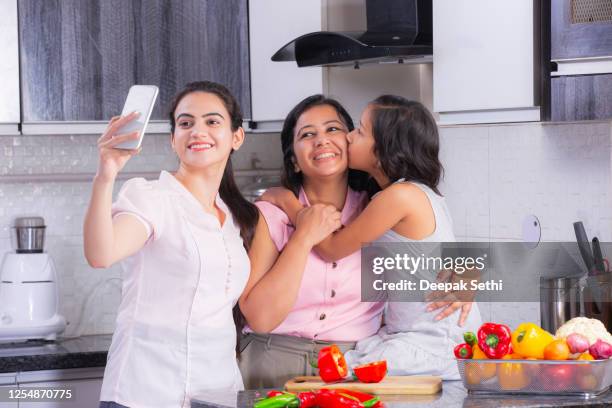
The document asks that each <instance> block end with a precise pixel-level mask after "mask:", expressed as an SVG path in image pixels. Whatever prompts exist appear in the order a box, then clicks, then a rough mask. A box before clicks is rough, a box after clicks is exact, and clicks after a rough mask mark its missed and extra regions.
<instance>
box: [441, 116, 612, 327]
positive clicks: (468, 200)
mask: <svg viewBox="0 0 612 408" xmlns="http://www.w3.org/2000/svg"><path fill="white" fill-rule="evenodd" d="M440 135H441V139H442V140H441V146H442V147H441V159H442V162H443V164H444V167H445V172H446V177H445V180H444V182H443V185H442V186H441V190H442V193H443V194H444V195H445V196H446V198H447V203H448V206H449V209H450V212H451V214H452V216H453V220H454V227H455V228H454V229H455V234H456V236H457V239H458V240H461V241H483V240H487V241H488V240H491V241H520V240H522V222H523V219H524V218H525V216H527V215H530V214H532V215H535V216H537V217H538V219H539V221H540V225H541V229H542V237H541V240H542V241H568V242H572V241H575V239H576V238H575V235H574V230H573V226H572V224H573V222H574V221H578V220H581V221H583V223H584V226H585V228H586V231H587V234H588V235H589V236H590V237H593V236H594V235H596V236H598V237H599V239H600V241H602V242H610V241H612V180H611V157H612V147H611V146H612V144H611V140H612V123H610V122H584V123H566V124H553V123H550V124H541V123H525V124H507V125H490V126H484V125H483V126H455V127H443V128H441V129H440ZM480 309H481V311H482V314H483V319H484V320H485V321H487V320H491V321H492V320H500V321H503V322H505V323H508V324H510V326H516V325H517V324H518V323H519V322H522V321H532V322H535V323H538V322H539V320H540V309H539V303H491V304H481V305H480Z"/></svg>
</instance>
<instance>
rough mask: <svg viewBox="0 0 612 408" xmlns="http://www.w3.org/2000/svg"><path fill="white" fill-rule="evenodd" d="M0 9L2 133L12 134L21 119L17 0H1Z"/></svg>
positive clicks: (0, 110) (0, 123)
mask: <svg viewBox="0 0 612 408" xmlns="http://www.w3.org/2000/svg"><path fill="white" fill-rule="evenodd" d="M0 10H1V12H0V90H1V91H0V134H11V133H17V123H19V122H20V119H21V118H20V112H19V51H18V45H19V40H18V30H17V0H0Z"/></svg>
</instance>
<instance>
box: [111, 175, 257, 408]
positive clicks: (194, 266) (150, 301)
mask: <svg viewBox="0 0 612 408" xmlns="http://www.w3.org/2000/svg"><path fill="white" fill-rule="evenodd" d="M215 202H216V205H217V206H218V207H219V208H220V209H221V210H222V211H223V212H224V213H225V216H226V218H225V222H224V223H223V225H220V223H219V220H218V219H217V217H215V216H214V215H212V214H209V213H207V212H205V211H204V210H203V208H202V206H201V205H200V203H199V202H198V201H197V200H196V199H195V197H194V196H193V195H192V194H191V193H190V192H189V191H188V190H187V189H186V188H185V187H184V186H183V185H182V184H181V183H180V182H179V181H178V180H177V179H176V178H175V177H174V176H173V175H171V174H169V173H167V172H165V171H162V172H161V174H160V177H159V180H156V181H146V180H145V179H143V178H135V179H131V180H128V181H127V182H126V183H125V184H124V185H123V187H122V189H121V191H120V192H119V194H118V197H117V201H116V202H115V203H114V204H113V209H112V213H113V217H116V216H118V215H119V214H130V215H131V216H135V217H136V218H137V219H139V220H140V221H141V222H142V223H143V225H144V226H145V227H146V228H147V231H149V239H148V241H147V242H146V244H145V245H144V247H143V248H142V249H140V250H139V251H138V252H137V253H135V254H134V255H132V256H130V257H128V258H126V259H125V260H123V261H122V263H121V264H122V269H123V273H122V278H123V287H122V299H121V304H120V306H119V312H118V316H117V325H116V329H115V332H114V334H113V341H112V344H111V347H110V350H109V353H108V361H107V365H106V370H105V372H104V381H103V385H102V392H101V396H100V400H101V401H114V402H117V403H119V404H122V405H127V406H129V407H132V408H138V407H147V408H154V407H164V408H166V407H180V406H189V403H190V397H191V396H193V395H194V394H196V393H201V392H202V391H206V390H213V389H214V390H218V389H231V390H239V389H242V388H243V384H242V379H241V376H240V372H239V371H238V366H237V363H236V354H235V346H236V333H235V325H234V321H233V318H232V308H233V306H234V305H235V304H236V303H237V301H238V297H239V296H240V294H241V293H242V290H243V289H244V287H245V285H246V282H247V279H248V276H249V271H250V264H249V258H248V256H247V253H246V251H245V249H244V247H243V243H242V239H241V237H240V229H239V227H238V225H236V224H235V222H234V219H233V217H232V214H231V213H230V211H229V209H228V207H227V205H226V204H225V203H224V202H223V200H221V197H219V195H218V194H217V197H216V199H215Z"/></svg>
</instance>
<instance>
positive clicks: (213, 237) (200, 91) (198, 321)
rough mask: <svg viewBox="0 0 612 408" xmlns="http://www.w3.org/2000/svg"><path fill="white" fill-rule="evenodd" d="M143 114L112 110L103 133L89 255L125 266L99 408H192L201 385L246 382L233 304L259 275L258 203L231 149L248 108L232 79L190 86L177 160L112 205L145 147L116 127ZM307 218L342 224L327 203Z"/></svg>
mask: <svg viewBox="0 0 612 408" xmlns="http://www.w3.org/2000/svg"><path fill="white" fill-rule="evenodd" d="M136 116H137V115H136V114H132V115H128V116H125V117H115V118H113V119H112V120H111V122H110V123H109V125H108V127H107V129H106V131H105V132H104V134H103V135H102V136H101V137H100V139H99V140H98V150H99V165H98V171H97V174H96V177H95V179H94V182H93V189H92V196H91V200H90V203H89V208H88V210H87V214H86V217H85V223H84V246H85V256H86V258H87V260H88V262H89V263H90V265H92V266H93V267H99V268H105V267H108V266H109V265H112V264H114V263H116V262H118V261H122V267H123V274H122V277H123V288H122V299H121V303H120V306H119V311H118V315H117V324H116V329H115V332H114V334H113V340H112V344H111V347H110V350H109V355H108V361H107V365H106V370H105V375H104V381H103V385H102V392H101V398H100V399H101V401H102V402H101V405H100V406H101V407H122V406H129V407H147V408H154V407H178V406H185V407H186V406H190V397H191V396H193V395H194V394H197V393H199V392H203V391H206V390H211V389H230V390H239V389H241V388H242V387H243V383H242V379H241V376H240V372H239V371H238V365H237V363H236V354H235V338H236V336H235V330H236V326H235V324H234V320H233V317H232V309H233V307H234V306H235V305H236V303H237V302H238V299H239V297H240V296H241V294H242V292H243V289H244V288H245V285H246V283H247V280H248V278H249V273H250V263H249V258H248V256H247V251H246V248H247V247H248V245H249V243H250V240H251V237H252V235H253V232H254V230H255V227H256V225H257V220H258V212H257V209H256V207H255V206H253V205H252V204H250V203H249V202H248V201H246V200H245V199H244V198H243V197H242V195H241V194H240V192H239V191H238V188H237V187H236V184H235V182H234V178H233V173H232V166H231V160H230V156H231V154H232V152H233V151H235V150H238V149H239V148H240V146H241V145H242V143H243V141H244V131H243V129H242V127H241V126H242V114H241V111H240V107H239V105H238V103H237V102H236V100H235V98H234V97H233V96H232V95H231V93H230V92H229V91H228V90H227V89H226V88H225V87H224V86H222V85H220V84H216V83H213V82H207V81H203V82H194V83H190V84H188V85H187V86H186V87H185V88H184V89H183V90H182V91H180V92H179V93H178V94H177V95H176V97H175V99H174V102H173V104H172V107H171V109H170V115H169V119H170V125H171V143H172V148H173V150H174V151H175V153H176V155H177V157H178V160H179V166H178V170H177V171H176V172H175V173H174V174H171V173H168V172H166V171H162V172H161V174H160V177H159V179H158V180H154V181H147V180H145V179H142V178H136V179H131V180H128V181H127V182H126V183H125V184H124V185H123V187H122V188H121V190H120V192H119V194H118V195H117V199H116V201H115V202H114V203H112V192H113V186H114V183H115V180H116V177H117V174H118V173H119V171H120V170H121V169H122V168H123V167H124V166H125V164H126V163H127V161H128V160H129V159H130V157H132V156H134V155H135V154H137V153H138V151H139V150H120V149H115V148H114V147H115V146H116V145H118V144H120V143H122V142H124V141H126V140H131V139H137V137H138V134H136V133H133V134H123V135H117V134H116V132H117V130H118V129H120V128H121V127H122V126H123V125H124V124H126V123H128V122H129V121H130V120H133V119H134V118H135V117H136ZM300 219H301V221H300V226H299V227H298V228H299V229H303V228H306V229H308V234H300V235H307V236H308V237H309V238H308V239H311V237H313V236H321V238H322V237H324V236H325V235H327V234H328V233H329V232H330V231H332V230H333V229H334V228H336V227H337V221H335V220H334V219H333V212H332V211H329V210H325V209H323V208H319V209H317V210H315V211H310V212H309V213H307V214H305V216H304V217H300ZM317 231H319V232H317ZM308 242H309V243H311V244H312V245H314V244H315V243H316V241H308ZM309 250H310V249H308V248H307V249H301V248H296V249H295V252H296V253H299V252H300V251H306V252H308V251H309ZM289 255H291V253H290V254H289Z"/></svg>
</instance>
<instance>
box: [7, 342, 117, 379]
mask: <svg viewBox="0 0 612 408" xmlns="http://www.w3.org/2000/svg"><path fill="white" fill-rule="evenodd" d="M111 338H112V335H110V334H105V335H95V336H81V337H76V338H71V339H58V340H57V341H54V342H48V341H42V340H32V341H28V342H25V343H5V344H0V373H13V372H21V371H37V370H58V369H68V368H89V367H104V366H105V365H106V355H107V353H108V348H109V347H110V343H111Z"/></svg>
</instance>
